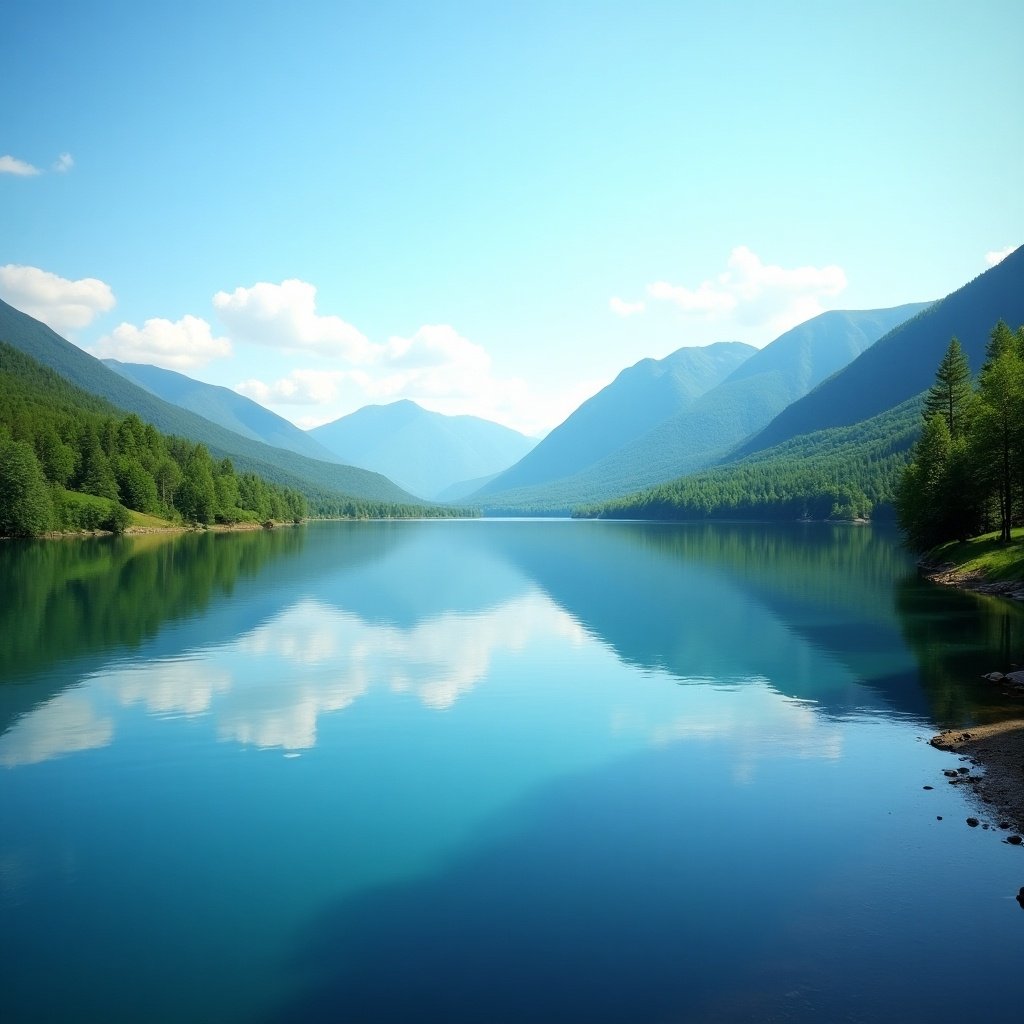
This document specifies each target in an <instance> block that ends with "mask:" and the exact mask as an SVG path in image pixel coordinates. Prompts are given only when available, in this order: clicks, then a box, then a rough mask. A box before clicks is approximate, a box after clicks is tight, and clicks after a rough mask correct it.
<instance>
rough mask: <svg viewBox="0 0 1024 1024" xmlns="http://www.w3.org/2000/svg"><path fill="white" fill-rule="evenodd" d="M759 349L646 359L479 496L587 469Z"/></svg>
mask: <svg viewBox="0 0 1024 1024" xmlns="http://www.w3.org/2000/svg"><path fill="white" fill-rule="evenodd" d="M756 351H757V349H755V348H753V347H752V346H750V345H744V344H742V343H741V342H738V341H726V342H719V343H718V344H716V345H708V346H706V347H705V348H681V349H679V350H678V351H676V352H673V353H672V354H671V355H668V356H666V357H665V358H664V359H641V360H640V362H638V363H636V364H635V365H633V366H631V367H629V368H628V369H625V370H623V371H622V372H621V373H620V374H619V375H618V376H617V377H616V378H615V380H613V381H612V383H611V384H609V385H608V386H607V387H605V388H602V390H600V391H599V392H598V393H597V394H596V395H594V396H593V397H592V398H588V399H587V401H585V402H584V403H583V404H582V405H581V406H580V407H579V408H578V409H577V410H576V411H575V412H574V413H573V414H572V415H571V416H570V417H569V418H568V419H567V420H565V422H564V423H562V424H561V425H560V426H558V427H556V428H555V429H554V430H552V431H551V433H550V434H548V436H547V437H546V438H544V440H543V441H541V442H540V443H539V444H538V445H537V446H536V448H534V449H533V451H531V452H530V454H529V455H527V456H526V457H525V458H523V459H521V460H520V461H519V462H518V463H516V465H514V466H513V467H512V468H511V469H508V470H506V471H505V472H504V473H501V474H500V475H499V476H498V477H496V478H495V479H494V480H492V481H491V482H490V483H489V484H487V485H485V486H484V487H483V488H481V489H480V491H479V492H478V493H477V494H475V495H474V496H473V497H474V500H476V499H485V498H487V497H488V496H490V495H492V494H496V493H499V492H504V491H508V490H512V489H519V488H523V487H532V486H535V485H538V484H544V483H548V482H550V481H553V480H559V479H561V478H563V477H568V476H571V475H573V474H575V473H578V472H580V471H581V470H583V469H586V468H587V467H588V466H591V465H593V464H594V463H595V462H597V461H598V460H600V459H601V458H603V457H604V456H606V455H609V454H611V453H612V452H614V451H616V450H618V449H619V448H621V447H622V446H623V445H624V444H627V443H628V442H629V441H632V440H633V439H635V438H637V437H641V436H642V435H643V434H645V433H646V432H647V431H648V430H650V429H651V428H652V427H654V426H656V425H657V424H658V423H660V422H662V421H663V420H666V419H668V418H669V417H671V416H673V415H675V414H676V413H679V412H680V411H682V410H683V409H686V408H688V407H689V406H690V405H692V404H693V403H694V402H695V401H696V400H697V399H698V398H700V396H701V395H703V394H705V392H707V391H709V390H710V389H711V388H713V387H715V385H716V384H719V383H720V382H721V381H723V380H725V379H726V378H727V377H728V376H729V374H731V373H732V372H733V371H734V370H735V369H736V368H737V367H738V366H740V365H741V364H742V363H743V362H744V361H745V360H747V359H749V358H750V357H751V356H752V355H754V353H755V352H756Z"/></svg>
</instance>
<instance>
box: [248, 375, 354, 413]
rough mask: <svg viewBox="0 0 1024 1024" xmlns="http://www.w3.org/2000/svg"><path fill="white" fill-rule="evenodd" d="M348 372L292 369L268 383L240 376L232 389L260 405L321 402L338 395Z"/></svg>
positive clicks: (314, 403) (331, 399)
mask: <svg viewBox="0 0 1024 1024" xmlns="http://www.w3.org/2000/svg"><path fill="white" fill-rule="evenodd" d="M349 376H351V375H350V374H347V373H346V372H345V371H344V370H292V372H291V373H290V374H288V376H287V377H281V378H280V379H279V380H275V381H273V382H272V383H270V384H266V383H264V382H263V381H261V380H256V379H255V378H250V379H249V380H243V381H241V382H240V383H239V384H236V385H235V391H237V392H238V393H239V394H240V395H245V396H246V397H247V398H251V399H253V401H255V402H259V403H261V404H263V405H266V404H272V405H324V404H326V403H329V402H333V401H335V400H336V399H337V397H338V390H339V387H340V385H341V384H342V382H343V381H344V380H345V379H346V378H347V377H349Z"/></svg>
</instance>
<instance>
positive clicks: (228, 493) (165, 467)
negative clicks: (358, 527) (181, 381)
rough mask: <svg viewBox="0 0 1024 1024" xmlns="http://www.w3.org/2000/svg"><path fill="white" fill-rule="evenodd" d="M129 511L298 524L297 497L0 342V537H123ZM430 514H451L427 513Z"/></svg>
mask: <svg viewBox="0 0 1024 1024" xmlns="http://www.w3.org/2000/svg"><path fill="white" fill-rule="evenodd" d="M129 510H132V511H135V512H138V513H143V514H148V515H151V516H155V517H158V518H159V519H161V520H170V521H173V522H188V523H214V522H217V523H227V524H231V523H240V522H259V523H262V522H267V521H285V520H291V521H298V520H301V519H303V518H304V517H305V516H306V515H307V514H308V513H309V512H310V511H311V509H310V504H309V503H308V502H307V499H306V497H305V496H304V495H303V494H302V493H300V492H299V491H297V490H295V489H293V488H289V487H282V486H280V485H279V484H275V483H273V482H270V481H267V480H265V479H263V478H262V477H260V476H258V475H257V474H255V473H246V472H242V473H239V472H238V471H237V470H236V467H235V466H234V464H233V463H232V461H231V460H230V459H228V458H214V457H212V456H211V454H210V452H209V450H208V449H207V448H206V446H205V445H204V444H202V443H200V442H193V441H189V440H186V439H183V438H180V437H174V436H165V435H164V434H162V433H161V432H160V431H158V430H157V429H156V428H155V427H154V426H153V425H152V424H149V423H145V422H143V420H142V419H140V418H139V417H138V416H137V415H136V414H134V413H128V414H124V413H123V412H121V410H119V409H117V408H115V407H114V406H113V405H111V404H110V403H109V402H107V401H106V400H105V399H102V398H99V397H97V396H95V395H91V394H89V393H87V392H85V391H82V390H81V389H80V388H77V387H75V386H74V385H73V384H71V383H69V382H68V381H67V380H65V379H64V378H63V377H61V376H59V375H58V374H57V373H55V372H54V371H52V370H51V369H49V368H48V367H45V366H42V365H40V364H39V363H37V362H36V361H35V360H33V359H30V358H29V357H28V356H26V355H25V354H24V353H23V352H20V351H19V350H17V349H15V348H13V347H11V346H10V345H6V344H3V343H0V535H6V536H32V535H35V534H39V533H43V532H46V531H49V530H94V529H107V530H111V531H114V532H121V531H123V530H124V529H125V528H126V527H127V526H128V525H129V523H130V521H131V517H130V514H129ZM312 512H313V513H314V514H316V515H343V516H361V517H370V516H375V517H376V516H401V515H423V514H425V510H424V509H422V508H421V507H419V506H415V505H400V504H393V503H386V502H376V501H370V500H367V499H357V498H351V497H346V496H344V495H326V496H324V497H322V498H321V499H319V500H318V501H316V502H314V503H313V505H312ZM431 512H432V513H433V514H441V513H442V512H445V513H447V514H450V513H451V512H452V510H440V509H432V510H431Z"/></svg>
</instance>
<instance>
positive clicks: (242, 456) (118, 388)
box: [0, 300, 415, 503]
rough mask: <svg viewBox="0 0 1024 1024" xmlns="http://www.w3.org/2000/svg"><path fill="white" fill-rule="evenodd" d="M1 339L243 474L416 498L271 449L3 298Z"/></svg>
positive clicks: (355, 472)
mask: <svg viewBox="0 0 1024 1024" xmlns="http://www.w3.org/2000/svg"><path fill="white" fill-rule="evenodd" d="M0 341H6V342H7V343H8V344H9V345H11V346H13V347H14V348H16V349H19V350H20V351H22V352H24V353H25V354H26V355H29V356H31V357H32V358H33V359H36V360H38V361H39V362H40V363H42V364H43V365H44V366H49V367H50V368H51V369H53V370H55V371H56V372H57V373H59V374H60V375H61V376H62V377H64V378H66V379H67V380H69V381H71V382H72V383H73V384H77V385H78V387H80V388H82V389H83V390H85V391H89V392H91V393H92V394H94V395H99V396H100V397H101V398H105V399H107V401H108V402H111V403H112V404H113V405H116V406H117V407H118V408H119V409H123V410H125V411H126V412H134V413H136V414H138V415H139V416H140V417H141V418H142V419H143V420H145V421H146V422H148V423H152V424H153V426H155V427H157V428H158V429H159V430H162V431H164V432H165V433H168V434H178V435H179V436H181V437H186V438H188V439H189V440H191V441H202V442H203V443H204V444H205V445H206V446H207V447H208V448H209V449H210V452H211V454H212V455H213V456H214V457H215V458H223V457H225V456H226V457H228V458H230V459H231V460H232V461H233V462H234V464H235V468H236V469H237V470H238V471H239V472H246V473H259V474H260V475H261V476H263V477H265V478H266V479H267V480H272V481H274V482H276V483H280V484H283V485H285V486H288V487H294V488H296V489H297V490H300V491H302V492H303V493H304V494H307V495H310V496H313V495H316V494H318V493H319V494H324V493H330V494H340V495H351V496H353V497H360V498H371V499H376V500H379V501H390V502H401V503H410V502H415V499H414V498H413V496H412V495H411V494H408V493H406V492H405V491H403V490H402V489H401V488H399V487H398V486H397V485H396V484H394V483H392V482H391V481H390V480H388V479H386V478H385V477H383V476H381V475H380V474H378V473H368V472H367V471H366V470H364V469H356V468H355V467H353V466H342V465H338V464H337V463H331V462H321V461H318V460H315V459H310V458H306V457H305V456H302V455H298V454H296V453H295V452H290V451H285V450H284V449H281V448H273V447H271V446H270V445H267V444H263V443H262V442H260V441H254V440H252V438H248V437H242V436H241V435H240V434H236V433H235V432H234V431H232V430H227V429H226V428H225V427H222V426H220V425H219V424H217V423H213V422H211V421H210V420H208V419H205V418H204V417H202V416H197V415H196V414H195V413H194V412H190V411H189V410H187V409H181V408H179V407H178V406H176V405H172V404H171V403H170V402H166V401H164V400H163V399H162V398H158V397H157V396H156V395H154V394H153V393H152V392H149V391H147V390H146V389H145V388H142V387H140V386H139V385H138V384H136V383H135V382H134V381H132V380H128V379H127V378H126V377H122V376H121V375H120V374H118V373H115V372H114V371H113V370H111V369H110V368H109V367H107V366H104V365H103V363H102V362H100V360H98V359H96V358H95V357H93V356H91V355H89V354H88V352H83V351H82V349H80V348H78V347H77V346H76V345H72V344H71V342H69V341H65V340H64V338H62V337H61V336H60V335H59V334H57V333H56V331H53V330H52V329H51V328H49V327H47V326H46V324H44V323H41V322H40V321H39V320H36V319H35V318H34V317H31V316H29V315H28V314H27V313H23V312H21V310H18V309H15V308H14V307H13V306H11V305H8V303H6V302H3V301H2V300H0Z"/></svg>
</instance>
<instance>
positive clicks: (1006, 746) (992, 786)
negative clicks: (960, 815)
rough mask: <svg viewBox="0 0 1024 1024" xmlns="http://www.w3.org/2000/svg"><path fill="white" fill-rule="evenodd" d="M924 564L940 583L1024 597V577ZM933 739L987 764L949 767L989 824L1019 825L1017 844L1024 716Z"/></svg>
mask: <svg viewBox="0 0 1024 1024" xmlns="http://www.w3.org/2000/svg"><path fill="white" fill-rule="evenodd" d="M919 570H920V572H921V574H922V575H923V576H924V578H925V579H926V580H928V581H929V582H930V583H935V584H938V585H939V586H944V587H955V588H956V589H958V590H967V591H970V592H971V593H974V594H984V595H986V596H989V597H1002V598H1006V599H1007V600H1011V601H1024V580H999V581H995V582H989V581H988V580H987V579H986V576H985V573H984V572H982V571H980V570H975V571H969V572H965V571H963V570H960V569H957V568H956V566H954V565H951V564H945V565H928V564H927V563H924V562H921V563H919ZM986 678H989V677H986ZM991 678H992V681H993V682H996V681H999V682H1001V681H1002V680H1001V679H997V678H996V677H995V676H993V677H991ZM1004 678H1005V677H1004ZM1007 682H1008V683H1010V684H1011V685H1012V686H1013V688H1014V690H1015V691H1016V692H1017V693H1018V694H1020V693H1021V692H1022V691H1021V689H1020V687H1019V685H1018V684H1016V683H1014V682H1011V681H1010V680H1007ZM929 742H930V743H931V745H932V746H933V747H935V748H936V749H937V750H944V751H947V752H949V753H952V754H958V755H960V757H961V759H964V758H966V759H967V761H968V762H969V763H970V764H972V765H974V766H976V767H978V768H980V769H981V770H982V771H981V773H980V774H977V775H975V774H973V773H971V772H970V770H969V769H968V770H966V771H965V770H964V769H958V770H957V771H956V772H954V773H953V774H952V775H951V774H950V772H951V770H949V769H947V770H946V772H945V774H946V775H947V776H950V777H949V782H950V784H951V785H967V786H970V787H971V789H972V790H973V791H974V793H975V794H976V795H977V797H978V799H979V801H980V803H981V804H982V809H981V813H982V814H983V815H984V816H985V817H986V818H988V819H989V821H988V822H986V825H985V827H992V828H998V829H1000V830H1003V831H1007V830H1008V829H1013V830H1015V834H1014V835H1012V836H1008V837H1007V838H1006V840H1005V841H1006V842H1012V841H1013V840H1016V842H1013V845H1019V844H1020V842H1021V834H1022V833H1024V718H1022V717H1017V718H1007V719H1004V720H1003V721H1001V722H990V723H987V724H985V725H972V726H967V727H965V728H962V729H945V730H943V731H942V732H940V733H938V734H936V735H935V736H933V737H932V738H931V740H930V741H929ZM972 822H973V823H974V825H975V826H977V825H978V823H979V822H978V819H976V818H969V819H968V824H971V823H972Z"/></svg>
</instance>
